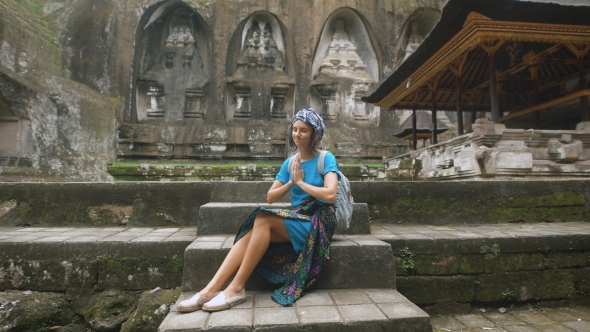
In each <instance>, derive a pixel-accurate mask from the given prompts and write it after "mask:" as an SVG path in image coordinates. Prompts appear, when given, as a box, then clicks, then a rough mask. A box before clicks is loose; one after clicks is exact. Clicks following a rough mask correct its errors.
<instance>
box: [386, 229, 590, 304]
mask: <svg viewBox="0 0 590 332" xmlns="http://www.w3.org/2000/svg"><path fill="white" fill-rule="evenodd" d="M490 241H492V240H488V241H487V242H490ZM504 242H506V244H507V245H508V246H507V247H504V245H503V244H498V243H495V244H489V245H481V246H479V247H478V248H475V249H477V250H474V251H470V250H460V252H445V251H449V250H444V249H443V250H442V251H441V252H432V250H428V249H426V247H414V246H411V245H410V246H408V247H406V248H405V249H404V250H398V252H397V253H396V274H397V276H396V281H397V289H398V290H399V291H400V293H402V294H404V296H406V297H407V298H408V299H409V300H410V301H412V302H414V303H416V304H419V305H421V306H422V307H426V308H427V309H428V310H429V311H430V313H432V314H435V313H449V312H453V311H456V312H464V311H466V310H469V308H470V307H471V303H486V304H489V303H515V302H524V303H527V302H529V303H530V302H535V301H536V302H539V301H578V300H579V301H588V294H590V289H589V288H588V285H589V282H590V252H588V251H587V250H583V249H580V248H579V247H580V244H579V243H577V244H574V245H572V244H570V247H574V246H575V247H576V248H572V250H563V251H561V250H558V251H556V250H553V249H551V248H553V247H552V243H546V244H545V247H542V248H539V247H531V248H526V247H524V246H522V245H521V246H520V247H519V244H518V243H517V241H512V242H510V243H509V242H508V241H504ZM441 245H442V244H440V245H439V246H437V248H441ZM451 246H452V245H451ZM581 247H586V249H587V246H584V245H581Z"/></svg>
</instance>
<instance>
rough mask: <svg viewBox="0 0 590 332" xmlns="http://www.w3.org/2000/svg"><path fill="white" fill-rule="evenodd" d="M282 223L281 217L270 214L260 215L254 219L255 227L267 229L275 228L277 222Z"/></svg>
mask: <svg viewBox="0 0 590 332" xmlns="http://www.w3.org/2000/svg"><path fill="white" fill-rule="evenodd" d="M279 221H282V220H281V217H278V216H276V215H274V214H270V213H259V214H258V215H257V216H256V219H254V227H265V228H269V229H271V228H273V227H274V226H275V225H276V223H277V222H279Z"/></svg>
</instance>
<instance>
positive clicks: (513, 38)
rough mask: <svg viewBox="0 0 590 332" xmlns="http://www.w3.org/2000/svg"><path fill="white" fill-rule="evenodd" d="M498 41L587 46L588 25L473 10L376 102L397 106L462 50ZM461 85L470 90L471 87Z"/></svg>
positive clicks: (460, 53)
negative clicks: (502, 18) (446, 39)
mask: <svg viewBox="0 0 590 332" xmlns="http://www.w3.org/2000/svg"><path fill="white" fill-rule="evenodd" d="M498 42H501V43H505V42H534V43H549V44H563V45H584V48H585V46H586V45H590V25H588V26H584V25H564V24H549V23H531V22H514V21H499V20H492V19H490V18H488V17H486V16H483V15H481V14H478V13H475V12H472V13H471V14H469V15H468V17H467V19H466V21H465V24H464V26H463V28H462V29H461V30H460V31H459V32H458V33H457V34H456V35H455V36H454V37H453V38H452V39H451V40H450V41H449V42H447V43H446V44H445V45H444V46H443V47H441V48H440V49H439V50H438V51H437V52H436V53H434V54H433V55H432V56H431V57H430V58H429V59H428V60H427V61H426V62H425V63H424V64H423V65H422V66H420V67H419V68H418V69H417V70H416V71H414V72H413V73H412V74H411V75H410V76H409V77H408V78H407V79H406V80H405V81H404V82H403V83H401V84H399V85H398V86H397V87H396V88H395V89H394V90H393V91H391V92H390V93H389V94H388V95H387V96H386V97H385V98H383V99H382V100H380V101H379V102H377V103H375V105H377V106H381V107H385V108H386V109H391V108H392V107H395V108H397V107H396V104H399V103H400V102H402V100H403V99H404V98H407V97H408V96H409V95H410V94H412V93H414V92H415V91H417V90H419V89H421V88H422V87H423V86H425V85H427V83H428V82H429V81H430V80H431V79H433V78H434V77H435V76H437V75H439V74H440V73H441V72H444V71H447V70H449V68H450V67H453V63H454V62H455V61H457V60H458V59H459V58H460V57H462V56H465V53H467V52H470V51H471V50H473V49H474V48H476V47H478V46H480V45H485V44H496V43H498ZM500 45H501V44H500ZM467 61H469V59H468V60H467ZM463 88H464V89H465V90H469V89H473V88H474V87H471V86H465V87H463ZM402 104H405V103H402Z"/></svg>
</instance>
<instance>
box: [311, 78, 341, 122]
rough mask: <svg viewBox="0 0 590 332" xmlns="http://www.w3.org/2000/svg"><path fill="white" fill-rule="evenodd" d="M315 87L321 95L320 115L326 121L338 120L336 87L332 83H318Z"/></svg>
mask: <svg viewBox="0 0 590 332" xmlns="http://www.w3.org/2000/svg"><path fill="white" fill-rule="evenodd" d="M315 88H316V90H317V91H318V94H319V95H320V101H321V103H322V111H321V114H320V115H321V116H322V118H323V119H324V121H333V120H336V107H337V106H336V102H335V99H336V88H335V87H334V86H333V85H332V84H331V83H327V84H318V85H316V86H315Z"/></svg>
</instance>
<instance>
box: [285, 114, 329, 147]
mask: <svg viewBox="0 0 590 332" xmlns="http://www.w3.org/2000/svg"><path fill="white" fill-rule="evenodd" d="M297 120H301V121H303V122H305V123H306V124H308V125H309V126H311V127H312V128H313V129H314V130H315V132H316V133H318V138H319V139H320V140H321V139H322V137H323V136H324V120H322V118H321V117H320V116H319V114H318V113H316V111H315V110H314V109H313V108H304V109H302V110H301V111H299V112H297V114H295V116H294V117H293V120H291V125H293V123H295V121H297Z"/></svg>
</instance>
